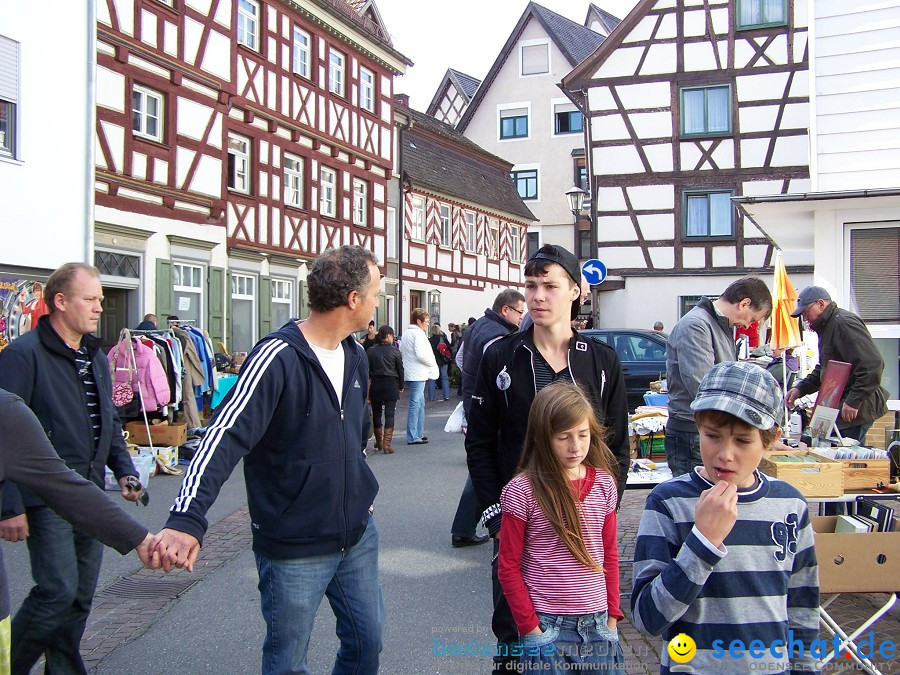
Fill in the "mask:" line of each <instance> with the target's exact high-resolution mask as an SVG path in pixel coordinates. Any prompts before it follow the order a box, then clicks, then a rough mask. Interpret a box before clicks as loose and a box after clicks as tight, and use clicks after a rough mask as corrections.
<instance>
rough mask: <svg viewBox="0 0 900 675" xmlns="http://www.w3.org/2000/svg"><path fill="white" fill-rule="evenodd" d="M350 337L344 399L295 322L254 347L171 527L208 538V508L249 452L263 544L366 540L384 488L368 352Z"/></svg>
mask: <svg viewBox="0 0 900 675" xmlns="http://www.w3.org/2000/svg"><path fill="white" fill-rule="evenodd" d="M341 345H342V347H343V349H344V357H345V366H344V384H343V394H342V397H341V404H340V405H338V399H337V396H336V394H335V392H334V389H333V387H332V386H331V383H330V382H329V381H328V377H327V375H326V374H325V371H324V370H323V369H322V367H321V366H320V365H319V362H318V360H317V359H316V357H315V355H314V354H313V351H312V349H311V348H310V346H309V343H308V342H307V341H306V338H305V337H304V336H303V334H302V333H301V332H300V329H299V328H298V327H297V324H295V323H294V322H290V323H288V324H285V325H284V326H283V327H281V328H280V329H279V330H277V331H275V332H274V333H271V334H269V335H268V336H266V337H265V338H263V339H262V340H261V341H260V342H259V343H258V344H257V345H256V347H254V348H253V351H252V352H250V355H249V356H248V358H247V360H246V361H245V362H244V364H243V365H242V366H241V373H240V377H239V379H238V382H237V384H236V385H235V386H234V388H233V389H232V390H231V391H230V392H229V393H228V395H227V396H226V397H225V400H224V401H223V402H222V404H221V405H220V406H219V408H218V409H217V410H216V414H215V416H214V417H213V419H212V422H211V423H210V425H209V427H208V429H207V431H206V435H205V436H204V438H203V442H202V443H201V444H200V446H199V447H198V449H197V453H196V455H195V456H194V459H193V461H192V462H191V464H190V467H189V468H188V471H187V473H186V474H185V476H184V480H183V482H182V486H181V492H180V493H179V494H178V497H177V499H176V500H175V505H174V506H173V507H172V509H171V513H170V516H169V521H168V522H167V523H166V527H169V528H172V529H175V530H179V531H182V532H187V533H189V534H192V535H194V536H195V537H197V539H198V540H201V541H202V538H203V534H204V533H205V531H206V528H207V521H206V512H207V510H208V509H209V507H210V506H211V505H212V503H213V501H215V499H216V496H217V495H218V493H219V489H220V488H221V486H222V483H224V482H225V480H226V479H227V478H228V476H229V475H231V472H232V470H233V469H234V467H235V465H236V464H237V463H238V461H239V460H240V459H241V458H242V457H243V458H244V477H245V480H246V485H247V501H248V504H249V507H250V517H251V522H252V527H253V550H254V551H255V552H257V553H259V554H261V555H264V556H266V557H269V558H274V559H282V560H283V559H289V558H302V557H306V556H312V555H320V554H324V553H334V552H340V551H342V550H344V549H346V548H349V547H351V546H353V545H354V544H356V543H357V542H358V541H359V539H360V537H361V536H362V534H363V532H364V531H365V529H366V525H367V523H368V519H369V507H370V506H371V505H372V503H373V501H374V500H375V495H376V494H377V493H378V483H377V481H376V480H375V476H374V475H373V474H372V472H371V470H370V469H369V467H368V465H367V464H366V461H365V455H364V453H363V448H364V447H365V444H366V441H367V440H368V439H367V437H368V426H369V420H368V413H367V410H366V395H367V387H368V377H369V376H368V361H367V360H366V356H365V353H364V351H363V349H362V347H361V346H360V345H359V344H357V343H356V341H355V340H353V338H352V336H351V337H348V338H347V339H345V340H343V341H342V342H341Z"/></svg>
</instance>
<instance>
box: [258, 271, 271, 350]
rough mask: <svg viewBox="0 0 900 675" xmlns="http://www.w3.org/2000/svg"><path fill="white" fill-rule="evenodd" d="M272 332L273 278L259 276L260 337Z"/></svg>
mask: <svg viewBox="0 0 900 675" xmlns="http://www.w3.org/2000/svg"><path fill="white" fill-rule="evenodd" d="M271 332H272V278H271V277H264V276H260V277H259V337H260V338H264V337H265V336H266V335H268V334H269V333H271Z"/></svg>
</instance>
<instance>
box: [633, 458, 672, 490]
mask: <svg viewBox="0 0 900 675" xmlns="http://www.w3.org/2000/svg"><path fill="white" fill-rule="evenodd" d="M653 463H654V464H656V468H655V469H653V470H649V471H635V470H634V469H632V468H630V469H629V470H628V476H627V477H626V478H625V489H626V490H645V489H647V488H653V487H656V486H657V485H659V484H660V483H662V482H665V481H667V480H669V479H670V478H671V477H672V470H671V469H670V468H669V465H668V464H666V463H665V462H653Z"/></svg>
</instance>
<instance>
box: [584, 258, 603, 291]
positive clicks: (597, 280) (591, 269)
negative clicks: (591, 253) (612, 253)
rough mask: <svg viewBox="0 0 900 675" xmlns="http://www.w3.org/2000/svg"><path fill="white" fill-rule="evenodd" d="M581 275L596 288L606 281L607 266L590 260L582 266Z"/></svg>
mask: <svg viewBox="0 0 900 675" xmlns="http://www.w3.org/2000/svg"><path fill="white" fill-rule="evenodd" d="M581 273H582V274H583V275H584V278H585V279H587V282H588V283H589V284H590V285H591V286H596V285H597V284H602V283H603V280H604V279H606V265H604V264H603V263H602V262H600V261H599V260H596V259H594V260H588V261H587V262H586V263H584V265H582V266H581Z"/></svg>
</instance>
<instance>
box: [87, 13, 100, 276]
mask: <svg viewBox="0 0 900 675" xmlns="http://www.w3.org/2000/svg"><path fill="white" fill-rule="evenodd" d="M87 7H88V25H87V87H86V92H87V102H86V105H87V110H86V111H85V112H86V115H85V117H86V121H85V140H86V141H87V148H86V150H87V152H86V153H85V160H84V228H85V229H84V233H85V241H84V261H85V262H86V263H87V264H89V265H93V264H94V171H95V167H96V156H95V153H96V145H97V143H96V140H95V134H96V126H97V106H96V101H97V8H96V3H94V2H93V0H91V2H88V3H87Z"/></svg>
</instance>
